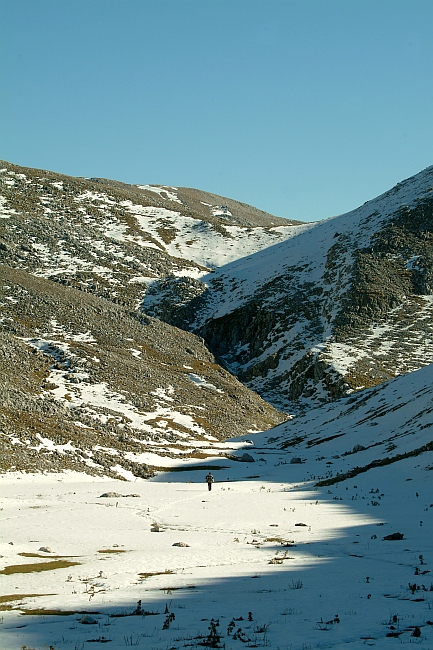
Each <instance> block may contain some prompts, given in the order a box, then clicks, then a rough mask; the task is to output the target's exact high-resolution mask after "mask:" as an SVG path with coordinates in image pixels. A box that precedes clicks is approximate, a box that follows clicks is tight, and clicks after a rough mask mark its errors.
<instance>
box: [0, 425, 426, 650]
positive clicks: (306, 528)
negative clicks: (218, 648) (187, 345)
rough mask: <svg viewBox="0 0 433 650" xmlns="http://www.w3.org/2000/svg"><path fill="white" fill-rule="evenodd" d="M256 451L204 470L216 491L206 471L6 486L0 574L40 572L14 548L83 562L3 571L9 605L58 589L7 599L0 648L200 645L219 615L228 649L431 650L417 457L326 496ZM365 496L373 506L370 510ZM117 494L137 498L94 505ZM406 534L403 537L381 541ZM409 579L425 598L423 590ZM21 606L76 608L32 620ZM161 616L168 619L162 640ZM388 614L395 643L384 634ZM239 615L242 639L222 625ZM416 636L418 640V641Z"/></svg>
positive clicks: (10, 478)
mask: <svg viewBox="0 0 433 650" xmlns="http://www.w3.org/2000/svg"><path fill="white" fill-rule="evenodd" d="M261 435H264V434H261ZM248 451H249V452H252V453H254V457H255V458H256V462H255V463H239V462H237V463H236V462H231V463H230V462H229V463H228V464H229V467H227V468H226V469H219V470H218V468H217V467H218V465H217V463H218V461H217V460H216V459H215V460H214V461H211V466H212V465H213V466H214V469H213V473H214V476H215V479H216V483H215V484H214V486H213V489H212V492H210V493H209V492H208V491H207V488H206V484H205V482H204V476H205V473H206V472H207V467H208V464H207V465H206V466H204V467H203V469H200V465H199V464H198V465H197V466H196V467H197V469H196V470H195V471H184V472H179V471H172V472H164V473H159V474H158V475H157V476H156V477H155V478H154V479H153V480H150V481H143V480H140V479H137V480H135V481H134V483H131V482H124V481H112V480H104V479H101V478H91V477H88V476H82V475H78V474H74V473H64V474H59V475H24V474H23V475H17V474H15V475H13V474H12V475H11V474H9V475H4V476H2V477H0V484H1V494H2V499H1V501H2V503H1V507H2V518H3V523H2V531H3V539H4V543H2V545H1V554H2V555H3V557H2V559H1V561H2V563H3V564H2V568H3V567H4V566H10V565H16V564H27V563H41V564H43V563H44V562H45V559H42V558H39V557H38V558H35V559H32V558H29V557H25V556H22V555H19V553H36V554H38V555H39V556H41V555H42V556H46V559H47V560H50V559H51V560H53V559H54V558H55V556H57V555H58V556H62V557H65V558H66V559H69V560H71V561H76V562H80V564H79V565H75V566H70V567H68V568H63V569H56V570H52V571H41V572H39V573H14V574H11V575H4V576H2V585H3V589H2V593H4V594H10V595H13V594H55V595H51V596H49V595H45V596H38V597H36V596H33V597H32V596H28V597H23V598H21V599H20V600H18V601H12V603H11V604H12V606H13V607H15V608H16V609H12V610H9V611H4V612H2V615H3V623H2V625H1V628H0V633H1V634H2V648H4V650H15V649H18V648H21V647H22V646H23V645H27V646H28V647H32V648H33V647H34V648H36V649H37V650H39V649H40V648H41V649H42V648H43V647H44V644H45V646H46V647H48V646H49V645H50V644H51V645H53V646H54V647H55V648H56V650H58V649H59V648H63V647H65V648H68V647H69V648H70V647H72V648H85V647H87V645H85V644H86V642H87V641H90V640H92V639H93V640H95V639H98V638H99V639H102V637H104V638H105V639H110V641H111V643H112V645H111V646H110V647H116V648H118V647H119V648H120V647H124V646H125V645H130V644H131V643H130V640H131V638H132V641H133V645H137V646H138V647H142V648H155V650H156V649H158V650H163V649H164V650H165V649H166V648H183V647H188V645H190V646H191V647H197V643H198V642H199V641H200V639H195V640H194V637H196V636H200V635H201V636H202V637H203V636H204V637H206V636H207V635H208V634H209V630H208V626H209V624H210V619H211V618H214V619H218V620H219V627H218V630H219V632H220V633H221V635H222V636H221V644H222V643H225V647H226V648H230V649H234V648H240V647H245V646H246V647H257V646H259V647H260V646H265V645H266V646H267V647H271V648H275V649H277V648H280V649H283V648H284V649H286V648H287V649H288V648H292V649H299V650H304V649H305V648H307V647H308V648H310V647H311V648H316V647H317V648H319V647H320V648H327V647H329V648H339V647H342V644H344V647H348V648H361V646H362V647H364V644H367V645H371V646H375V647H377V648H388V647H390V645H391V644H393V643H394V644H395V643H399V644H406V643H413V642H415V641H416V642H417V643H418V642H419V643H422V646H423V647H425V648H429V647H431V643H433V634H432V627H431V626H430V625H428V624H426V622H427V621H428V620H430V619H431V618H433V617H432V615H431V610H430V607H432V606H433V592H430V591H429V589H430V584H431V578H429V574H428V573H426V574H425V575H417V576H415V575H414V574H415V571H416V568H417V567H418V570H420V571H423V570H427V571H428V570H429V566H430V562H431V561H432V558H433V552H432V551H433V548H432V545H433V544H432V535H431V532H432V528H431V520H430V517H431V510H430V509H429V503H428V497H429V496H430V490H429V476H428V473H425V472H424V473H421V472H420V469H419V465H420V461H419V459H417V458H410V459H407V460H405V461H402V463H401V465H400V468H399V469H400V472H399V473H398V474H397V476H396V473H395V469H394V468H393V466H387V467H384V468H380V469H376V470H371V471H370V472H369V473H366V474H363V475H360V476H358V477H356V478H355V479H353V480H350V481H347V482H345V483H343V484H341V485H337V486H332V488H331V489H329V490H328V489H326V488H321V489H314V485H313V483H312V482H311V481H306V480H305V478H306V477H305V474H306V473H307V471H306V469H307V468H306V465H290V464H286V463H287V454H285V453H284V452H281V451H280V450H277V449H275V448H272V447H271V446H268V447H267V448H264V447H263V448H256V449H255V448H254V447H251V446H250V445H249V446H248ZM259 454H260V458H261V459H262V460H260V459H259ZM206 462H207V463H208V461H206ZM180 466H181V465H180ZM175 469H176V468H175ZM252 475H254V476H255V477H256V478H248V477H251V476H252ZM406 479H411V480H406ZM346 488H347V489H346ZM372 489H374V490H376V489H377V490H378V491H379V492H378V493H380V495H381V500H380V507H376V508H373V507H372V506H371V505H370V499H371V494H370V493H371V490H372ZM110 491H113V492H116V493H118V494H123V495H128V494H136V495H137V494H138V495H139V496H129V497H126V496H124V497H121V496H118V497H112V498H101V497H100V495H101V494H103V493H106V492H110ZM417 494H418V495H419V496H416V495H417ZM421 520H423V524H422V525H420V521H421ZM297 524H305V525H297ZM157 530H158V531H159V532H156V531H157ZM397 531H401V532H402V533H404V540H402V541H390V542H388V541H383V539H382V538H383V537H384V536H385V535H386V534H389V533H393V532H397ZM9 542H13V544H10V543H9ZM178 542H183V543H185V544H186V545H187V546H186V545H185V546H173V544H176V543H178ZM42 546H44V547H50V548H51V549H52V550H53V553H52V554H51V553H43V552H39V551H38V549H39V548H41V547H42ZM104 550H105V551H107V550H110V551H111V552H110V553H108V552H105V553H100V552H99V551H104ZM119 551H124V552H119ZM420 556H422V562H423V564H421V560H420ZM270 562H272V563H271V564H270ZM140 574H148V575H147V577H143V576H140ZM149 574H155V575H149ZM409 582H410V583H412V584H413V583H415V584H417V585H418V587H419V590H418V591H416V592H415V593H414V594H412V593H411V591H410V589H409V588H408V584H409ZM422 584H424V586H425V588H426V589H427V590H428V591H424V590H423V589H422V587H421V585H422ZM139 600H141V603H142V608H143V610H145V611H148V612H159V614H158V615H155V616H150V615H149V616H144V617H143V616H138V615H137V616H127V617H126V616H125V617H110V615H111V614H119V613H124V614H125V613H131V612H132V611H133V610H134V608H135V607H136V606H137V602H138V601H139ZM18 607H19V608H21V609H22V610H23V609H27V610H31V609H36V608H45V609H48V610H49V609H52V610H57V609H62V610H67V611H72V612H76V613H75V614H71V615H69V616H47V615H45V616H42V615H40V616H38V615H33V616H31V615H27V616H23V615H22V614H21V613H20V609H18ZM166 607H167V609H168V611H169V612H170V613H173V614H174V615H175V620H174V621H172V622H171V623H170V624H169V627H168V629H162V628H163V624H164V621H165V619H166V617H167V615H166V614H164V611H166ZM79 612H94V613H93V614H91V616H92V617H93V618H94V619H95V620H96V623H94V624H89V625H86V624H84V623H81V622H80V621H81V620H82V619H83V616H84V614H83V613H79ZM96 612H97V613H96ZM249 612H251V613H252V618H253V620H252V621H248V613H249ZM337 615H338V617H337V618H338V621H339V622H336V620H335V619H336V616H337ZM395 616H396V617H397V619H398V621H397V623H398V624H397V626H394V627H396V629H397V630H398V631H399V632H400V636H399V638H398V639H395V638H389V637H387V636H386V634H387V633H390V629H391V627H390V626H391V625H392V618H393V617H395ZM240 617H242V619H243V620H237V621H235V625H236V627H235V632H236V630H238V629H239V628H240V629H241V633H239V638H233V632H232V633H231V634H229V633H228V630H227V628H228V627H229V623H230V622H231V620H232V618H237V619H239V618H240ZM386 623H388V625H386ZM22 625H24V626H25V627H21V626H22ZM410 626H412V627H410ZM416 626H421V627H420V629H421V631H422V636H421V637H420V639H418V638H416V637H412V636H411V635H412V633H413V631H414V629H415V627H416ZM262 628H265V631H258V630H260V629H262ZM404 630H405V631H404ZM131 635H132V637H131ZM242 635H243V636H242ZM241 638H243V639H244V642H242V640H241ZM125 639H128V643H127V642H126V641H125ZM248 639H249V641H248ZM201 640H203V638H202V639H201ZM340 644H341V645H340Z"/></svg>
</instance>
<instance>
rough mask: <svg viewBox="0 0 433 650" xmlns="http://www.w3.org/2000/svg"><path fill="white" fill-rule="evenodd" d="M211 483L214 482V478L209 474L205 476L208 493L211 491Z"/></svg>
mask: <svg viewBox="0 0 433 650" xmlns="http://www.w3.org/2000/svg"><path fill="white" fill-rule="evenodd" d="M213 482H214V477H213V476H212V474H211V473H210V472H209V474H208V475H207V476H206V483H207V489H208V490H209V492H210V491H211V490H212V483H213Z"/></svg>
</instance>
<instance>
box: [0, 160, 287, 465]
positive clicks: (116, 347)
mask: <svg viewBox="0 0 433 650" xmlns="http://www.w3.org/2000/svg"><path fill="white" fill-rule="evenodd" d="M0 180H1V192H0V194H1V197H0V203H1V211H0V262H1V264H0V274H1V284H0V309H1V311H0V326H1V327H0V367H1V370H0V376H1V382H0V392H1V399H0V431H1V434H2V435H1V436H0V444H2V447H3V448H2V454H1V458H2V460H1V468H2V469H9V468H12V467H15V468H16V469H24V468H27V469H36V468H38V469H61V468H65V467H69V468H71V467H73V468H75V469H77V470H80V471H88V472H95V473H104V474H110V473H111V474H112V475H116V476H118V475H121V476H122V475H125V474H128V473H129V475H130V474H131V473H132V474H133V475H136V476H141V475H148V473H149V472H151V471H152V470H151V468H150V467H149V465H150V466H155V465H157V464H158V458H160V457H161V455H166V456H170V455H172V456H175V455H178V454H181V455H183V457H189V456H190V457H192V458H194V457H202V456H203V455H204V456H206V453H204V454H203V453H202V451H201V449H202V447H203V446H204V447H209V446H210V447H212V445H213V446H215V445H216V447H218V441H219V440H222V439H225V438H227V437H229V436H233V435H238V434H241V433H244V432H245V431H255V430H260V429H266V428H269V427H272V426H274V425H275V424H277V423H279V422H281V421H283V420H284V419H285V418H286V416H285V415H284V414H282V413H279V412H278V411H276V410H275V409H274V408H273V407H272V406H270V405H269V404H267V403H266V402H264V401H263V400H262V399H261V398H260V397H259V396H258V395H257V394H255V393H253V392H252V391H250V390H248V389H247V388H245V387H244V386H243V385H242V384H241V383H240V382H239V381H238V380H237V379H236V378H235V377H233V376H232V375H230V374H229V373H228V372H227V371H226V370H224V369H223V368H222V367H221V366H220V365H218V363H217V362H216V360H215V358H214V357H213V355H212V354H211V353H210V352H209V351H208V349H207V348H206V347H205V345H204V342H203V340H202V339H201V338H199V337H197V336H196V335H194V334H189V333H187V332H185V331H182V330H179V329H177V328H175V327H173V326H171V325H168V324H166V323H164V322H161V321H160V320H156V319H154V318H151V317H148V316H146V315H145V314H144V313H143V312H142V309H141V305H142V301H143V297H144V294H145V292H146V288H147V286H148V285H149V284H151V283H152V282H153V281H154V280H155V278H164V277H166V276H168V275H170V276H172V277H176V278H180V279H183V280H184V281H185V286H189V285H188V283H189V282H191V283H192V285H191V286H192V288H194V282H196V281H197V280H196V278H198V277H200V276H201V275H203V274H206V273H208V272H209V269H210V267H211V266H212V265H214V264H216V262H217V260H218V259H219V258H220V257H221V256H225V257H226V258H227V259H230V260H233V259H235V258H236V257H237V256H239V255H241V254H243V250H244V248H245V247H247V248H248V250H256V249H257V248H259V247H262V246H263V245H266V243H267V242H268V243H269V242H272V243H273V242H274V241H276V240H281V239H283V238H284V237H285V236H287V235H286V232H287V231H288V230H290V226H288V225H287V224H286V222H284V223H285V224H286V225H284V226H283V227H281V226H279V227H276V229H274V228H273V227H272V224H271V223H270V222H271V221H272V220H273V219H274V218H273V217H271V215H267V214H265V213H261V212H260V211H258V210H255V209H254V208H251V209H249V208H248V206H245V205H242V204H237V203H236V202H230V201H228V200H225V199H224V200H223V199H222V198H221V197H215V196H214V195H207V194H205V193H200V192H198V191H194V190H182V191H180V190H178V192H179V196H180V197H181V198H178V195H177V194H175V190H174V188H161V187H154V186H152V187H150V186H142V187H134V186H125V185H123V184H121V183H116V182H111V181H105V180H99V179H94V180H90V179H75V178H69V177H65V176H61V175H59V174H54V173H51V172H45V171H39V170H32V169H24V168H20V167H17V166H14V165H10V164H8V163H3V164H2V169H1V173H0ZM202 199H203V205H202V207H201V208H200V213H199V212H195V211H194V209H193V208H191V207H189V206H188V205H187V201H189V202H190V204H191V205H193V206H195V205H196V203H197V202H200V201H201V200H202ZM205 199H208V200H207V201H205ZM211 201H214V202H215V205H214V203H211ZM166 206H170V209H169V207H166ZM173 207H174V208H176V209H175V210H174V209H173ZM218 212H220V213H221V214H217V213H218ZM274 220H275V223H279V222H281V221H282V220H278V218H276V217H275V219H274ZM227 224H229V225H227ZM239 224H240V225H239ZM251 233H253V236H252V237H251V236H250V235H251ZM204 241H209V242H210V244H211V245H210V247H209V249H208V250H205V247H204V244H203V242H204ZM242 241H243V242H244V244H243V245H242V244H240V243H239V242H242ZM205 264H207V266H205ZM156 454H157V455H156Z"/></svg>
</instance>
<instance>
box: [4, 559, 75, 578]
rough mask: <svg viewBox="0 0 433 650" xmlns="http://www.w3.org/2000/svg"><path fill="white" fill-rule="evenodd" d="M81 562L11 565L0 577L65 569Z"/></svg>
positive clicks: (58, 561)
mask: <svg viewBox="0 0 433 650" xmlns="http://www.w3.org/2000/svg"><path fill="white" fill-rule="evenodd" d="M77 564H81V562H69V561H68V560H53V561H51V562H38V563H34V564H11V565H10V566H7V567H6V568H5V569H3V571H0V574H1V575H5V576H8V575H12V574H13V573H40V572H41V571H54V570H55V569H67V568H68V567H71V566H76V565H77Z"/></svg>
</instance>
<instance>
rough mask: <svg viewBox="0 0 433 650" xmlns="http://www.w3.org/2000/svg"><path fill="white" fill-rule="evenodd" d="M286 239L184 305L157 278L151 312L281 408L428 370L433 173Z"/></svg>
mask: <svg viewBox="0 0 433 650" xmlns="http://www.w3.org/2000/svg"><path fill="white" fill-rule="evenodd" d="M291 233H292V237H291V238H290V239H287V240H285V241H284V242H279V243H276V244H275V245H274V246H272V247H268V248H266V249H264V250H262V251H259V252H257V253H254V254H251V255H249V256H247V257H245V258H243V259H240V260H235V261H234V262H231V263H229V264H227V265H225V266H223V267H221V268H219V269H216V270H215V271H214V272H213V273H211V274H208V275H207V276H205V277H204V278H201V281H202V282H203V283H204V284H205V285H206V287H205V290H204V291H203V292H201V293H200V295H198V296H196V297H194V298H192V299H191V300H190V301H189V302H187V303H186V304H185V303H182V301H179V303H178V304H177V305H173V304H172V305H171V307H169V306H168V302H167V300H166V295H167V292H168V288H169V287H168V286H167V285H169V284H170V281H167V280H165V282H163V283H160V284H161V292H160V302H159V304H157V305H156V306H153V307H151V310H150V313H154V314H155V315H158V316H159V317H162V318H164V319H165V320H167V321H168V322H173V323H176V324H178V325H181V326H183V327H188V328H189V329H190V330H191V331H194V332H196V333H198V334H200V335H201V336H203V337H204V339H205V340H206V342H207V344H208V345H209V347H210V349H211V350H212V351H213V352H214V353H215V354H217V355H218V356H219V357H220V358H221V359H223V361H224V363H225V364H226V367H227V368H229V369H230V370H231V371H232V372H233V373H235V374H237V376H238V377H239V378H240V379H241V381H243V382H244V383H245V384H246V385H247V386H249V387H251V388H253V389H254V390H257V391H258V392H260V394H261V395H262V396H263V397H264V398H265V399H267V400H268V401H270V402H271V403H273V404H274V405H278V406H279V407H280V408H284V409H290V410H293V409H294V408H296V407H298V408H299V407H300V408H302V407H311V406H312V405H315V404H316V405H317V404H320V403H324V402H326V401H329V399H334V398H338V397H340V396H342V395H345V394H348V393H350V392H352V391H354V390H360V389H362V388H365V387H369V386H374V385H376V384H379V383H381V382H383V381H387V380H389V379H391V378H393V377H395V376H396V375H399V374H403V373H407V372H410V371H413V370H415V369H417V368H420V367H421V366H423V365H426V364H429V363H431V362H432V361H433V346H432V341H433V334H432V327H431V323H432V316H433V167H430V168H428V169H426V170H425V171H423V172H421V173H420V174H418V175H416V176H414V177H413V178H410V179H408V180H406V181H404V182H402V183H399V184H398V185H397V186H396V187H394V188H393V189H392V190H390V191H389V192H386V193H385V194H383V195H381V196H379V197H378V198H377V199H374V200H372V201H368V202H367V203H365V204H364V205H363V206H361V207H360V208H358V209H356V210H353V211H352V212H349V213H347V214H344V215H341V216H338V217H335V218H332V219H328V220H326V221H322V222H316V223H313V224H304V225H299V226H294V227H293V228H292V230H291ZM171 282H172V281H171ZM157 284H158V283H156V284H155V285H153V287H152V292H153V293H154V294H156V292H157ZM173 284H174V285H176V282H173ZM172 296H174V291H173V292H172ZM148 299H149V298H148ZM153 300H154V302H156V301H155V299H154V298H153Z"/></svg>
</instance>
